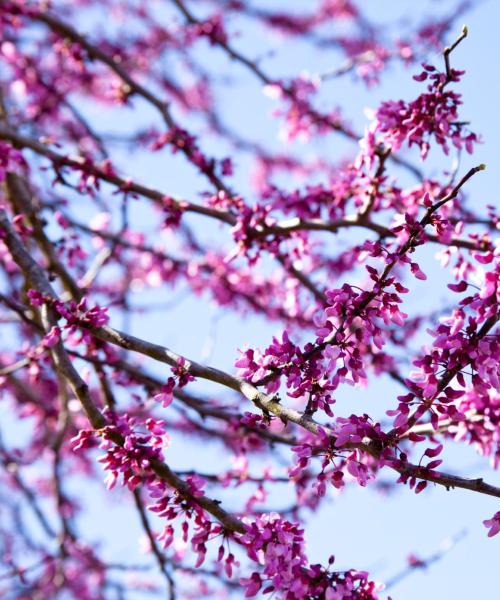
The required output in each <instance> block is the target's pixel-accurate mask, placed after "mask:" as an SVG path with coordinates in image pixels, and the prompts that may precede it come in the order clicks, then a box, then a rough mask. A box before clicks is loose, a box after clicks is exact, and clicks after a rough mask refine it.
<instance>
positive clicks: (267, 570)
mask: <svg viewBox="0 0 500 600" xmlns="http://www.w3.org/2000/svg"><path fill="white" fill-rule="evenodd" d="M303 534H304V532H303V530H302V529H300V528H299V527H298V526H297V525H296V524H295V523H291V522H290V521H287V520H285V519H282V518H281V517H280V516H279V515H277V514H276V513H270V514H268V515H264V516H262V517H260V518H258V519H256V520H255V521H253V522H251V523H249V524H248V525H247V531H246V532H245V534H244V535H242V536H241V537H240V538H239V541H240V543H242V544H243V545H244V546H245V548H246V550H247V553H248V556H249V557H250V558H251V559H252V560H254V561H255V562H257V563H259V564H261V565H262V570H261V571H259V572H254V573H252V574H251V575H250V577H246V578H243V579H241V580H240V582H241V584H242V585H243V586H244V587H245V589H246V592H245V597H247V598H248V597H252V596H256V595H257V594H258V593H259V591H261V590H262V593H263V594H267V593H271V592H273V593H275V594H277V596H276V597H277V598H283V599H285V598H286V599H287V600H301V599H302V598H326V599H327V600H340V599H345V600H349V599H352V600H354V599H358V600H360V599H363V600H368V599H370V598H377V593H376V591H377V586H376V584H375V583H374V582H372V581H369V580H368V574H367V573H364V572H360V571H347V572H343V573H335V572H333V573H330V572H329V571H327V570H325V569H324V568H322V567H321V566H320V565H309V564H308V562H307V557H306V554H305V543H304V535H303ZM330 564H333V557H332V558H331V559H330Z"/></svg>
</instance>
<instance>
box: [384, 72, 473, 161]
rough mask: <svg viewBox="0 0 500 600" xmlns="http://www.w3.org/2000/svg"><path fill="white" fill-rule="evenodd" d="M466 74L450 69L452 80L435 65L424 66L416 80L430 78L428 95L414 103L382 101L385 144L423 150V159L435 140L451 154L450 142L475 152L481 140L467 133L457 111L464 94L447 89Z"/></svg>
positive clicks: (394, 148)
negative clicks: (475, 145) (475, 144)
mask: <svg viewBox="0 0 500 600" xmlns="http://www.w3.org/2000/svg"><path fill="white" fill-rule="evenodd" d="M461 75H463V71H457V70H456V69H452V70H451V74H450V75H449V77H448V76H447V74H446V73H441V72H439V71H438V70H437V69H436V68H435V67H433V66H432V65H424V70H423V71H422V73H420V75H417V76H415V77H414V79H416V80H417V81H424V80H426V79H428V78H429V79H430V80H431V83H430V84H429V85H428V87H427V90H428V91H427V93H424V94H421V95H420V96H418V98H417V99H416V100H413V101H412V102H405V101H403V100H397V101H388V102H383V103H382V104H381V106H380V108H379V109H378V110H377V113H376V119H377V128H376V129H377V131H378V132H379V133H381V134H382V136H381V137H382V141H383V142H384V143H386V144H388V145H389V146H390V147H391V148H392V150H393V151H395V150H398V149H399V148H400V147H401V146H402V145H403V143H404V142H407V143H408V145H409V146H411V145H413V144H415V145H417V146H418V147H419V148H420V155H421V157H422V159H424V158H426V156H427V154H428V152H429V148H430V143H431V141H432V140H434V141H435V142H436V144H438V145H440V146H441V147H442V148H443V150H444V152H445V153H446V154H448V152H449V143H450V142H451V143H452V144H453V145H454V146H455V147H456V148H459V149H460V148H462V147H463V146H465V149H466V150H467V152H469V153H472V150H473V145H474V143H476V142H477V141H478V138H477V136H476V134H475V133H464V131H463V129H464V125H463V124H462V123H461V122H460V117H459V114H458V108H459V106H460V104H461V100H460V98H461V95H460V94H457V93H456V92H452V91H449V90H448V89H446V87H445V86H446V84H447V83H449V82H453V83H455V82H458V81H460V77H461Z"/></svg>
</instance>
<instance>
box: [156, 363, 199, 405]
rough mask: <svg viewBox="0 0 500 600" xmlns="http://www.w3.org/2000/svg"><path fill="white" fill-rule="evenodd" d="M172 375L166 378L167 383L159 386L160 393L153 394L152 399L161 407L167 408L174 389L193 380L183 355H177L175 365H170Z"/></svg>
mask: <svg viewBox="0 0 500 600" xmlns="http://www.w3.org/2000/svg"><path fill="white" fill-rule="evenodd" d="M172 375H173V377H169V378H168V379H167V383H166V384H165V385H164V386H163V387H162V388H161V390H160V393H159V394H156V395H155V396H154V399H155V400H156V401H157V402H159V403H160V404H161V405H162V406H163V408H167V406H170V404H171V403H172V400H173V398H174V389H175V388H176V387H178V388H179V389H181V388H183V387H184V386H186V385H187V384H188V383H189V382H190V381H194V377H193V376H192V375H191V374H190V373H189V371H188V370H187V369H186V361H185V359H184V357H182V356H181V357H179V359H178V361H177V364H176V366H175V367H172Z"/></svg>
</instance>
